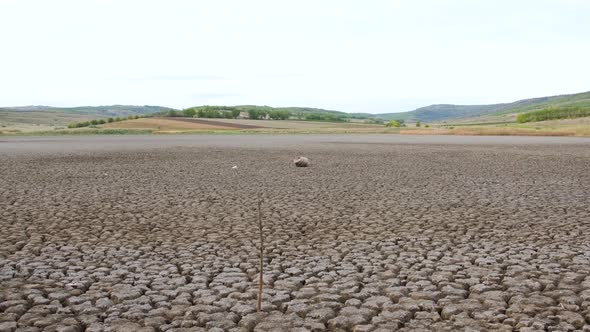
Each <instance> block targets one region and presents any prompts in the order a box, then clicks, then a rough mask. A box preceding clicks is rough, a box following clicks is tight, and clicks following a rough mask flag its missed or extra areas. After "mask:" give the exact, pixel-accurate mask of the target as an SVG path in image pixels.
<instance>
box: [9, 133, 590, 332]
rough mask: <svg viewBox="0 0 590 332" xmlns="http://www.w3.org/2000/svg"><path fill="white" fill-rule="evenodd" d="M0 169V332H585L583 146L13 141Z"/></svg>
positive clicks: (588, 226) (305, 139)
mask: <svg viewBox="0 0 590 332" xmlns="http://www.w3.org/2000/svg"><path fill="white" fill-rule="evenodd" d="M271 138H273V139H274V141H272V142H271V141H270V139H271ZM299 154H305V155H306V156H308V157H310V158H311V160H312V162H313V167H311V168H295V167H292V165H291V164H290V160H291V159H292V158H293V157H295V156H297V155H299ZM0 160H1V161H2V162H1V163H0V174H1V177H0V239H1V242H0V331H12V330H14V329H15V328H17V327H18V328H19V330H20V331H41V330H43V331H82V330H86V331H103V330H106V331H111V330H116V331H135V330H140V329H141V330H144V331H180V330H187V331H188V330H191V331H206V330H209V331H252V330H254V331H271V330H272V331H308V330H312V331H324V330H325V331H392V330H397V329H401V330H405V331H415V330H419V329H421V328H423V329H427V330H436V331H444V330H449V331H455V330H467V329H468V328H471V330H472V331H479V330H486V329H487V330H503V331H513V330H520V331H532V330H541V331H542V330H549V331H568V330H575V329H577V330H584V331H590V276H589V274H590V206H589V205H588V203H589V196H590V172H589V166H588V165H589V164H590V142H589V141H588V140H584V139H567V138H505V137H500V138H497V139H496V138H485V137H481V138H480V137H442V138H437V137H424V138H415V139H413V138H412V137H407V136H405V137H400V136H378V135H376V136H368V135H367V136H364V135H357V136H354V135H350V136H321V135H318V136H275V137H269V136H171V137H154V136H144V137H134V136H131V137H84V138H22V139H21V138H19V139H12V138H11V139H3V138H0ZM233 165H237V166H238V169H237V170H232V169H231V167H232V166H233ZM259 192H263V193H264V202H263V215H264V224H265V225H266V227H265V233H266V242H267V245H266V248H265V252H266V259H265V264H266V273H265V281H266V285H265V298H264V314H261V315H257V314H255V313H254V308H255V303H256V299H255V295H256V290H257V279H256V273H257V272H258V269H257V264H258V262H257V259H258V257H257V244H258V237H257V229H256V218H255V216H256V211H255V206H256V195H257V194H258V193H259Z"/></svg>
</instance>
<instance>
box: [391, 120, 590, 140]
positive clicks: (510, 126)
mask: <svg viewBox="0 0 590 332" xmlns="http://www.w3.org/2000/svg"><path fill="white" fill-rule="evenodd" d="M400 133H401V134H410V135H490V136H590V117H586V118H578V119H562V120H549V121H540V122H528V123H517V122H514V121H513V122H496V123H494V122H481V123H476V122H469V121H464V122H457V123H435V124H432V125H431V127H430V128H424V127H421V128H404V129H402V130H401V131H400Z"/></svg>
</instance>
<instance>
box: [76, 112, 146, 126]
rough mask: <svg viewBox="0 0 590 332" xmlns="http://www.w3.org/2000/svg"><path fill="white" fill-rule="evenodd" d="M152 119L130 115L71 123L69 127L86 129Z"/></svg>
mask: <svg viewBox="0 0 590 332" xmlns="http://www.w3.org/2000/svg"><path fill="white" fill-rule="evenodd" d="M148 117H151V116H150V115H129V116H127V117H119V116H118V117H114V118H107V119H93V120H89V121H83V122H74V123H70V124H69V125H68V128H70V129H71V128H84V127H92V126H98V125H102V124H105V123H111V122H119V121H123V120H133V119H139V118H148Z"/></svg>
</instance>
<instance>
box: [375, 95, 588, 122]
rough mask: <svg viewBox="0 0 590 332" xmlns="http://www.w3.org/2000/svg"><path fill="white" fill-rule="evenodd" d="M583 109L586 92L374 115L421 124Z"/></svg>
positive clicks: (445, 105) (427, 107) (442, 105)
mask: <svg viewBox="0 0 590 332" xmlns="http://www.w3.org/2000/svg"><path fill="white" fill-rule="evenodd" d="M563 106H583V107H586V106H587V107H590V91H588V92H582V93H577V94H571V95H559V96H551V97H540V98H531V99H523V100H518V101H515V102H512V103H504V104H490V105H452V104H437V105H430V106H426V107H421V108H417V109H415V110H413V111H410V112H402V113H387V114H378V115H377V116H378V117H380V118H382V119H385V120H392V119H395V120H405V121H416V120H420V121H423V122H435V121H446V120H455V119H463V118H473V117H480V116H489V115H493V116H500V115H505V114H511V113H522V112H528V111H534V110H541V109H546V108H549V107H563Z"/></svg>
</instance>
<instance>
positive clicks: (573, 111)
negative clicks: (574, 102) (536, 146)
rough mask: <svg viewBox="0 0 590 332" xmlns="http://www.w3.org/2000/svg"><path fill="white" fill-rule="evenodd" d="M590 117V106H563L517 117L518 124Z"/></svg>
mask: <svg viewBox="0 0 590 332" xmlns="http://www.w3.org/2000/svg"><path fill="white" fill-rule="evenodd" d="M586 116H590V106H561V107H549V108H546V109H542V110H538V111H532V112H527V113H520V114H518V115H517V116H516V121H517V122H518V123H525V122H537V121H545V120H557V119H573V118H582V117H586Z"/></svg>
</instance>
